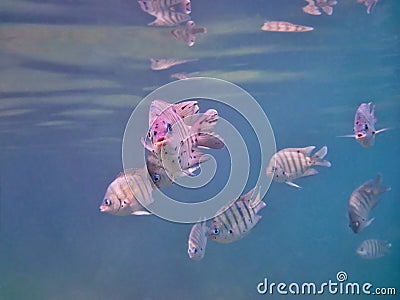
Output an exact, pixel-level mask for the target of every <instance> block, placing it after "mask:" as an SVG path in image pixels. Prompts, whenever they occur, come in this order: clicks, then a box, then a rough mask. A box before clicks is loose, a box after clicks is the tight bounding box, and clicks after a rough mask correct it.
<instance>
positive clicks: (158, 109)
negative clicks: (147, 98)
mask: <svg viewBox="0 0 400 300" xmlns="http://www.w3.org/2000/svg"><path fill="white" fill-rule="evenodd" d="M151 59H153V58H151ZM170 105H171V104H170V103H168V102H165V101H162V100H153V102H151V104H150V110H149V128H150V127H151V126H153V123H154V121H155V120H156V119H157V117H158V116H159V115H160V114H161V113H162V112H163V111H164V110H166V109H167V108H168V107H169V106H170Z"/></svg>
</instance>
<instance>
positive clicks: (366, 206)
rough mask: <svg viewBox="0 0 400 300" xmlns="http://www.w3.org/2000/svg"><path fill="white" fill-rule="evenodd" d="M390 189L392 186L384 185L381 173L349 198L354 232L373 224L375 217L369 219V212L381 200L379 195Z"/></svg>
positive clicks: (349, 210)
mask: <svg viewBox="0 0 400 300" xmlns="http://www.w3.org/2000/svg"><path fill="white" fill-rule="evenodd" d="M388 191H390V187H389V186H384V185H382V176H381V175H380V174H377V175H376V178H375V179H372V180H368V181H366V182H364V183H363V184H362V185H360V186H359V187H358V188H356V189H355V190H354V191H353V193H352V194H351V196H350V199H349V206H348V214H349V227H350V228H351V229H352V230H353V232H354V233H360V232H361V231H363V230H364V228H366V227H368V226H369V225H371V223H372V221H374V219H375V218H372V219H368V216H369V213H370V211H371V210H372V209H373V208H374V207H375V206H376V205H377V204H378V203H379V202H380V199H379V198H378V196H379V195H380V194H383V193H385V192H388Z"/></svg>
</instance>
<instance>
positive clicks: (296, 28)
mask: <svg viewBox="0 0 400 300" xmlns="http://www.w3.org/2000/svg"><path fill="white" fill-rule="evenodd" d="M261 30H263V31H274V32H304V31H311V30H314V28H313V27H309V26H303V25H296V24H292V23H289V22H283V21H267V22H265V23H264V24H263V26H262V27H261Z"/></svg>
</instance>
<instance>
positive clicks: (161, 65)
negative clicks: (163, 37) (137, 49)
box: [150, 58, 198, 71]
mask: <svg viewBox="0 0 400 300" xmlns="http://www.w3.org/2000/svg"><path fill="white" fill-rule="evenodd" d="M197 60H198V59H196V58H194V59H174V58H150V68H151V69H152V70H154V71H161V70H167V69H169V68H172V67H174V66H177V65H181V64H186V63H188V62H192V61H197Z"/></svg>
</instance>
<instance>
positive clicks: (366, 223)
mask: <svg viewBox="0 0 400 300" xmlns="http://www.w3.org/2000/svg"><path fill="white" fill-rule="evenodd" d="M374 220H375V218H371V219H369V220H368V221H367V222H365V223H364V226H363V228H366V227H368V226H369V225H371V223H372V222H373V221H374Z"/></svg>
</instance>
